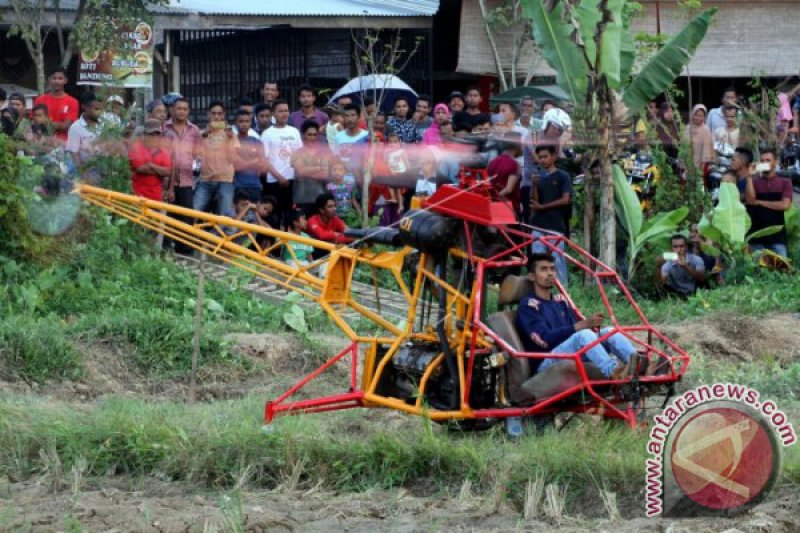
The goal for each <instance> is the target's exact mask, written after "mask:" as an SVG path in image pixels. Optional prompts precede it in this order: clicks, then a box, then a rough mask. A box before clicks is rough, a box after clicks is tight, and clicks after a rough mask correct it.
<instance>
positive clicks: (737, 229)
mask: <svg viewBox="0 0 800 533" xmlns="http://www.w3.org/2000/svg"><path fill="white" fill-rule="evenodd" d="M750 224H751V221H750V216H749V215H748V214H747V209H746V208H745V206H744V205H743V204H742V202H741V200H740V199H739V189H737V188H736V185H734V184H733V183H723V184H722V185H720V188H719V202H718V203H717V207H715V208H714V209H713V210H712V211H711V212H710V213H709V214H708V215H703V218H702V219H700V222H699V223H698V224H697V229H698V231H699V232H700V235H702V236H703V237H706V238H707V239H709V240H710V241H712V242H714V244H716V245H717V246H718V248H717V247H715V246H704V247H703V251H704V252H706V253H707V254H709V255H713V256H717V255H719V254H720V253H722V254H724V255H725V256H726V257H728V258H729V259H732V258H733V256H734V254H736V253H737V252H739V253H742V254H745V255H746V254H747V248H748V244H749V243H750V241H751V240H752V239H757V238H759V237H766V236H768V235H773V234H775V233H778V232H779V231H780V230H781V228H782V227H783V226H768V227H766V228H761V229H760V230H758V231H754V232H753V233H751V234H749V235H748V234H747V232H748V231H750Z"/></svg>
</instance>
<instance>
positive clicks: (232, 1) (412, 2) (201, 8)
mask: <svg viewBox="0 0 800 533" xmlns="http://www.w3.org/2000/svg"><path fill="white" fill-rule="evenodd" d="M78 1H79V0H61V9H63V10H66V11H74V10H75V9H76V8H77V6H78ZM0 7H6V8H7V7H10V2H9V0H0ZM151 11H153V12H154V13H160V14H171V15H190V14H200V15H231V16H234V15H244V16H259V15H262V16H287V17H291V16H296V17H334V16H342V17H361V16H363V17H432V16H433V15H435V14H436V12H437V11H439V0H227V1H224V0H170V5H169V6H166V7H161V6H158V7H151Z"/></svg>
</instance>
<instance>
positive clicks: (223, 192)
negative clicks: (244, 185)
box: [193, 181, 235, 217]
mask: <svg viewBox="0 0 800 533" xmlns="http://www.w3.org/2000/svg"><path fill="white" fill-rule="evenodd" d="M214 193H216V194H217V209H216V210H215V212H216V213H217V214H218V215H222V216H226V217H227V216H231V217H232V216H234V215H235V213H234V212H233V183H227V182H221V181H198V182H197V188H196V189H195V190H194V201H193V204H194V205H193V208H194V210H195V211H205V210H206V209H208V204H210V203H211V199H212V198H213V197H214Z"/></svg>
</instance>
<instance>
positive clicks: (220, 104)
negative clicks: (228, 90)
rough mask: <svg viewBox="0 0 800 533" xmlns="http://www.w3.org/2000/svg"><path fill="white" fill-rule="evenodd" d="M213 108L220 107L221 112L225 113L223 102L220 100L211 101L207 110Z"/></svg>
mask: <svg viewBox="0 0 800 533" xmlns="http://www.w3.org/2000/svg"><path fill="white" fill-rule="evenodd" d="M215 107H221V108H222V110H223V111H225V109H226V108H225V102H223V101H222V100H211V103H210V104H208V110H209V111H211V110H212V109H214V108H215Z"/></svg>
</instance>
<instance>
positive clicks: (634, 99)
mask: <svg viewBox="0 0 800 533" xmlns="http://www.w3.org/2000/svg"><path fill="white" fill-rule="evenodd" d="M716 12H717V8H712V9H708V10H706V11H704V12H703V13H700V14H699V15H697V16H696V17H695V18H694V19H692V21H691V22H689V24H688V25H686V26H685V27H684V28H683V30H681V31H680V32H679V33H677V34H676V35H675V36H674V37H672V39H670V40H669V41H667V44H665V45H664V47H663V48H662V49H661V50H659V51H658V53H657V54H656V55H655V56H653V58H652V59H651V60H650V61H649V62H648V63H647V65H645V66H644V68H642V70H641V72H639V74H638V75H637V76H636V77H635V78H634V79H633V81H632V82H631V84H630V85H629V86H628V88H627V89H626V90H625V94H624V95H623V100H624V101H625V105H626V106H628V109H630V110H631V111H633V112H636V111H639V110H641V109H644V108H645V106H646V105H647V102H649V101H650V100H652V99H653V98H655V97H656V96H658V95H659V94H661V93H663V92H664V91H665V90H666V89H667V88H668V87H669V86H670V85H671V84H672V82H673V81H675V78H677V77H678V76H680V74H681V71H682V70H683V68H684V67H685V66H686V65H687V64H688V63H689V60H690V59H691V57H692V55H693V54H694V52H695V50H696V49H697V47H698V46H699V45H700V43H701V42H702V41H703V38H704V37H705V36H706V32H707V31H708V27H709V26H710V24H711V19H712V18H713V16H714V14H715V13H716ZM537 42H538V41H537Z"/></svg>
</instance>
